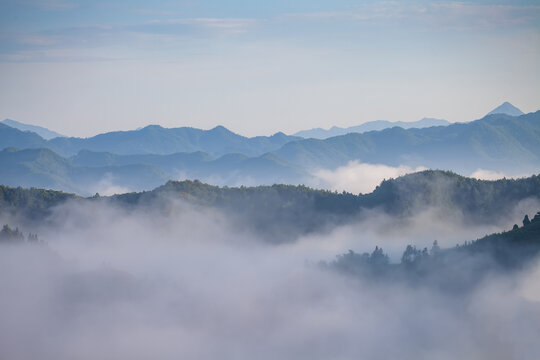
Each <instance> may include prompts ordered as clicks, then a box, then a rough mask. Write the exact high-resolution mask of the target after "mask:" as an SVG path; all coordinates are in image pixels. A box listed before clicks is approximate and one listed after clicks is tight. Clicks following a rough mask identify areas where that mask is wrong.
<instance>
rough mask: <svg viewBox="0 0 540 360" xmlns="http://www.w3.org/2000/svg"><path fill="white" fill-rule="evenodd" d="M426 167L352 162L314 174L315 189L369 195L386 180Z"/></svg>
mask: <svg viewBox="0 0 540 360" xmlns="http://www.w3.org/2000/svg"><path fill="white" fill-rule="evenodd" d="M425 169H426V168H424V167H416V168H412V167H409V166H403V165H401V166H397V167H392V166H387V165H382V164H364V163H359V162H358V161H351V162H350V163H349V164H347V165H346V166H341V167H338V168H337V169H335V170H330V169H320V170H317V171H315V172H314V173H313V176H314V177H313V180H312V181H313V183H312V184H310V185H312V186H314V187H318V188H323V189H329V190H335V191H347V192H351V193H356V194H357V193H369V192H371V191H373V190H374V189H375V187H376V186H377V185H379V184H380V183H381V181H383V180H384V179H390V178H396V177H398V176H401V175H405V174H409V173H412V172H416V171H421V170H425Z"/></svg>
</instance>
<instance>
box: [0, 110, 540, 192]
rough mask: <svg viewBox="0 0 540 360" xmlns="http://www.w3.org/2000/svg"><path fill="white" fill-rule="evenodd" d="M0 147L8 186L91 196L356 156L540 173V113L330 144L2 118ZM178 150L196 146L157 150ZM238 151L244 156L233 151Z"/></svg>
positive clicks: (266, 173) (267, 178)
mask: <svg viewBox="0 0 540 360" xmlns="http://www.w3.org/2000/svg"><path fill="white" fill-rule="evenodd" d="M177 133H179V134H182V135H183V136H184V137H181V138H187V139H188V140H187V144H186V143H181V142H180V140H178V138H179V137H180V136H179V135H175V134H177ZM188 134H189V135H192V136H188ZM166 139H170V142H169V143H167V142H166ZM174 139H176V141H179V143H178V144H176V143H175V141H174ZM66 140H67V141H68V144H71V145H73V144H75V145H76V146H75V145H73V146H72V147H67V146H64V147H61V148H62V149H63V151H64V153H66V152H67V153H68V154H70V153H72V152H73V151H75V150H77V149H80V150H78V151H77V153H76V154H74V155H70V156H66V155H63V156H62V155H61V154H62V153H60V154H58V153H56V152H55V151H54V149H55V147H56V146H59V145H58V144H65V143H63V141H66ZM160 143H161V145H162V146H161V147H160V146H159V145H160ZM0 144H1V145H0V147H10V148H8V149H5V150H4V151H2V152H0V165H1V166H2V171H1V172H0V183H1V184H5V185H11V186H19V185H21V186H27V187H32V186H33V187H47V188H53V189H62V190H67V191H73V192H77V193H79V194H84V195H89V194H91V193H93V192H95V191H99V189H102V188H106V187H107V186H109V185H110V186H113V187H114V186H118V187H121V188H123V189H127V190H145V189H151V188H153V187H156V186H157V185H159V184H162V183H164V182H165V181H166V180H168V179H186V178H187V179H200V180H203V181H205V182H209V183H214V184H219V185H231V186H232V185H241V184H244V185H255V184H273V183H289V184H301V183H304V184H309V181H310V179H312V178H311V177H310V176H311V175H310V174H312V173H313V172H314V171H316V170H318V169H335V168H337V167H339V166H343V165H347V163H348V162H349V161H359V162H365V163H371V164H386V165H390V166H398V165H409V166H411V167H416V166H426V167H430V168H439V169H449V170H453V171H456V172H459V173H462V174H470V173H472V172H473V171H475V170H477V169H478V168H480V167H481V168H482V169H488V170H492V171H498V172H505V173H519V174H522V173H527V172H529V173H536V172H538V171H539V170H540V111H538V112H535V113H530V114H527V115H522V116H518V117H513V116H509V115H504V114H494V115H489V116H486V117H485V118H483V119H480V120H476V121H472V122H469V123H459V124H451V125H448V126H437V127H429V128H422V129H403V128H400V127H393V128H389V129H385V130H382V131H370V132H366V133H363V134H360V133H350V134H347V135H342V136H336V137H332V138H329V139H325V140H318V139H299V138H296V137H287V136H286V135H284V134H281V133H278V134H276V135H274V136H272V137H257V138H245V137H242V136H240V135H237V134H234V133H231V132H230V131H228V130H226V129H224V128H222V127H218V128H215V129H212V130H208V131H204V130H197V129H190V128H179V129H163V128H161V127H155V126H150V127H147V128H144V129H142V130H139V131H128V132H119V133H108V134H103V135H98V136H97V137H94V138H90V139H75V138H56V139H53V140H50V141H45V140H44V139H42V138H41V137H39V136H38V135H36V134H34V133H31V132H22V131H20V130H17V129H14V128H11V127H8V126H5V125H3V124H0ZM87 145H91V146H89V147H92V148H108V149H114V150H116V151H119V149H120V150H122V149H123V150H124V151H125V152H128V150H129V149H131V150H132V151H136V150H137V149H141V148H142V149H146V152H150V151H156V153H155V154H149V153H143V154H124V155H122V154H118V153H116V154H115V153H114V152H109V151H92V150H84V148H85V146H87ZM151 145H152V146H153V147H151ZM14 147H17V148H19V149H23V150H19V149H17V148H14ZM45 147H46V148H45ZM47 148H48V149H47ZM81 148H82V149H81ZM177 148H187V149H197V150H196V151H189V150H188V151H186V152H176V153H173V154H160V153H159V152H158V150H160V151H161V152H166V151H165V150H169V151H172V150H174V149H177ZM51 149H52V150H51ZM67 149H69V151H68V150H67ZM156 149H158V150H156ZM200 149H204V150H206V151H203V150H200ZM230 149H235V150H238V152H237V153H226V152H227V151H230ZM240 151H244V152H245V153H244V154H241V153H239V152H240ZM223 153H226V154H224V155H222V154H223ZM252 154H255V155H252Z"/></svg>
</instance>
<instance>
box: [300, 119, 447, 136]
mask: <svg viewBox="0 0 540 360" xmlns="http://www.w3.org/2000/svg"><path fill="white" fill-rule="evenodd" d="M447 125H450V123H449V122H448V121H446V120H442V119H433V118H423V119H421V120H418V121H410V122H405V121H387V120H375V121H368V122H365V123H363V124H361V125H356V126H349V127H346V128H343V127H339V126H332V127H331V128H330V129H322V128H315V129H310V130H302V131H298V132H297V133H295V134H294V135H295V136H300V137H303V138H305V139H309V138H313V139H328V138H330V137H334V136H340V135H346V134H349V133H364V132H368V131H380V130H384V129H389V128H393V127H400V128H403V129H412V128H418V129H421V128H426V127H431V126H447Z"/></svg>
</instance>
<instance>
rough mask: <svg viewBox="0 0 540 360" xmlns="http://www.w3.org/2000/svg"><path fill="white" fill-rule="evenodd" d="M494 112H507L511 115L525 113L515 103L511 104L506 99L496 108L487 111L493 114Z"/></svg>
mask: <svg viewBox="0 0 540 360" xmlns="http://www.w3.org/2000/svg"><path fill="white" fill-rule="evenodd" d="M493 114H506V115H510V116H520V115H523V114H524V112H523V111H521V110H519V109H518V108H517V107H515V106H514V105H512V104H510V103H509V102H508V101H505V102H503V103H502V104H501V105H499V106H497V107H496V108H495V109H493V110H491V111H490V112H489V113H487V115H493ZM487 115H486V116H487Z"/></svg>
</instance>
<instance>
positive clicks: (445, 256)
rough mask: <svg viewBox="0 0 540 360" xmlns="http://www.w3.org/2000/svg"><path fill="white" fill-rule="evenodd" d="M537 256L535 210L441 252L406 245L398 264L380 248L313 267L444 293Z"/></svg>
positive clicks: (539, 239)
mask: <svg viewBox="0 0 540 360" xmlns="http://www.w3.org/2000/svg"><path fill="white" fill-rule="evenodd" d="M539 253H540V212H538V213H536V215H534V217H533V218H532V220H530V219H529V217H528V215H526V216H525V218H524V220H523V224H522V225H521V226H519V225H518V224H515V225H514V227H513V228H512V229H511V230H508V231H504V232H502V233H496V234H491V235H487V236H485V237H483V238H480V239H477V240H473V241H465V242H464V243H462V244H457V245H456V246H455V247H453V248H447V249H441V247H440V246H439V244H438V243H437V240H434V242H433V245H432V246H431V248H429V249H428V248H427V247H426V248H423V249H418V248H416V246H414V245H407V247H406V248H405V250H404V252H403V255H402V256H401V259H400V261H399V262H398V263H391V262H390V261H389V257H388V255H386V254H385V253H384V250H383V249H382V248H380V247H378V246H377V247H376V248H375V249H374V250H373V252H371V253H367V252H365V253H357V252H355V251H353V250H349V251H348V252H346V253H344V254H341V255H337V256H336V259H335V260H333V261H330V262H325V261H321V262H320V263H319V264H318V265H319V266H321V267H323V268H325V269H328V270H333V271H338V272H340V273H344V274H347V275H350V276H353V277H359V278H362V279H371V280H372V281H380V280H391V281H403V282H407V283H411V284H413V285H418V286H436V287H439V288H440V289H443V290H445V291H452V292H454V291H457V292H460V291H466V290H468V289H470V288H472V287H473V286H475V285H476V284H478V282H480V281H481V280H483V279H485V278H486V277H487V276H489V275H493V274H496V273H500V272H508V271H515V270H520V269H523V268H525V267H527V266H528V265H529V264H530V263H531V261H532V260H534V259H537V257H538V254H539Z"/></svg>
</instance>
